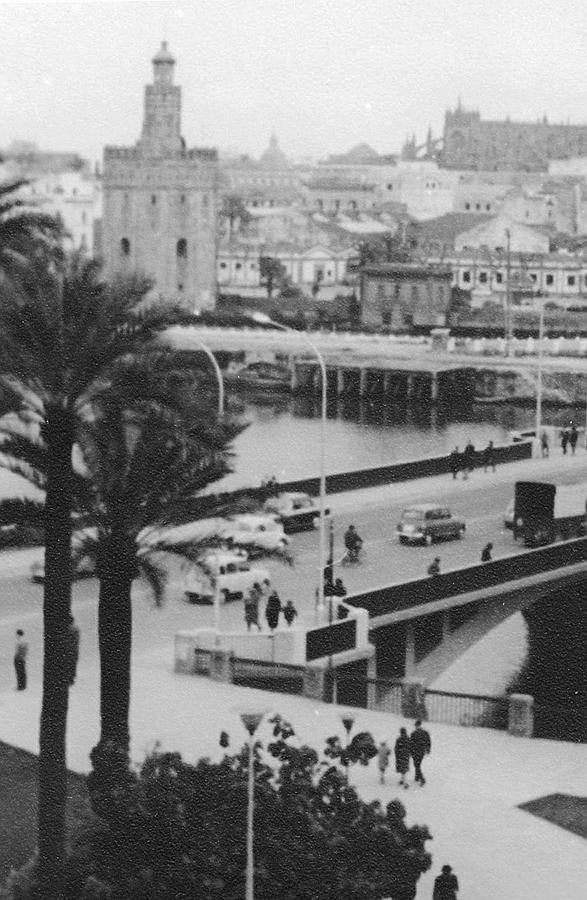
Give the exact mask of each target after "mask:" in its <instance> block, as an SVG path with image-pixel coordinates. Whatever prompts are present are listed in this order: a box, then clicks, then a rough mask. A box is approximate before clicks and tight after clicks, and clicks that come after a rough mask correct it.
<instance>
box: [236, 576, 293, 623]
mask: <svg viewBox="0 0 587 900" xmlns="http://www.w3.org/2000/svg"><path fill="white" fill-rule="evenodd" d="M263 599H266V603H265V613H264V615H265V620H266V622H267V626H268V628H269V631H272V632H273V631H275V629H276V628H277V627H278V625H279V616H280V615H281V614H282V613H283V618H284V619H285V621H286V622H287V624H288V625H293V623H294V621H295V619H296V616H297V615H298V611H297V609H296V608H295V606H294V605H293V603H292V601H291V600H288V601H287V602H286V603H285V605H282V604H281V600H280V599H279V594H278V593H277V591H276V590H275V588H274V587H272V586H271V582H270V581H269V579H268V578H266V579H265V580H264V581H263V584H260V583H259V582H258V581H256V582H255V583H254V584H253V586H252V588H251V590H250V591H249V593H248V595H247V596H246V597H245V623H246V626H247V631H250V630H251V627H252V626H253V625H255V627H256V628H257V630H258V631H261V624H260V622H259V609H260V606H261V601H262V600H263Z"/></svg>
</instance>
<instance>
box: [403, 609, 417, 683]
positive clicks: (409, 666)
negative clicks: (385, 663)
mask: <svg viewBox="0 0 587 900" xmlns="http://www.w3.org/2000/svg"><path fill="white" fill-rule="evenodd" d="M415 668H416V636H415V632H414V623H413V622H407V623H406V665H405V669H404V672H405V677H406V678H411V677H412V675H413V674H414V670H415Z"/></svg>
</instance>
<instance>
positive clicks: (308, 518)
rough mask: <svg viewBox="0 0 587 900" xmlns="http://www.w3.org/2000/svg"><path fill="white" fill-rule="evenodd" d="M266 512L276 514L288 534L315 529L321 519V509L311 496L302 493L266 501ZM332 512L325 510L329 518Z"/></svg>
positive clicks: (283, 494)
mask: <svg viewBox="0 0 587 900" xmlns="http://www.w3.org/2000/svg"><path fill="white" fill-rule="evenodd" d="M265 510H266V511H267V512H272V513H276V514H277V515H278V516H279V519H280V521H281V523H282V525H283V529H284V531H285V532H286V534H292V532H294V531H306V530H308V529H310V528H315V527H316V525H317V524H318V519H319V518H320V509H319V507H318V506H317V505H316V503H315V501H314V500H313V498H312V497H310V495H309V494H304V493H302V492H301V491H295V492H286V493H282V494H279V495H278V496H277V497H271V498H270V499H269V500H266V501H265ZM329 512H330V510H329V509H325V510H324V515H325V516H327V515H328V514H329Z"/></svg>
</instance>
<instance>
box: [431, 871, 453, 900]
mask: <svg viewBox="0 0 587 900" xmlns="http://www.w3.org/2000/svg"><path fill="white" fill-rule="evenodd" d="M458 890H459V882H458V879H457V876H456V875H455V874H454V872H453V870H452V867H451V866H449V865H444V866H443V867H442V873H441V874H440V875H437V876H436V878H435V879H434V893H433V894H432V900H457V893H458Z"/></svg>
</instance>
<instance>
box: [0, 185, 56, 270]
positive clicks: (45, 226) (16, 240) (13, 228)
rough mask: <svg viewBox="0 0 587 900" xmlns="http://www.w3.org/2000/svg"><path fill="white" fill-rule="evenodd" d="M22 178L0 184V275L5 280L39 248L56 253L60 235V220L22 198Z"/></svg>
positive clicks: (22, 265)
mask: <svg viewBox="0 0 587 900" xmlns="http://www.w3.org/2000/svg"><path fill="white" fill-rule="evenodd" d="M26 185H27V182H26V181H25V180H23V179H20V180H18V181H10V182H5V183H2V184H0V273H2V275H3V276H4V278H9V277H10V276H11V275H13V274H14V273H17V272H19V271H22V270H23V268H26V267H27V266H28V264H29V261H30V258H31V256H32V254H33V253H34V252H35V251H37V250H39V249H41V248H45V249H47V250H51V251H56V250H57V248H58V246H59V241H60V239H61V237H62V236H63V229H62V225H61V223H60V221H59V220H58V219H56V218H55V217H54V216H51V215H47V214H46V213H42V212H40V211H39V210H38V209H36V208H35V207H34V205H32V204H31V203H30V201H27V200H26V199H25V198H24V197H23V195H22V188H23V187H25V186H26Z"/></svg>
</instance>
